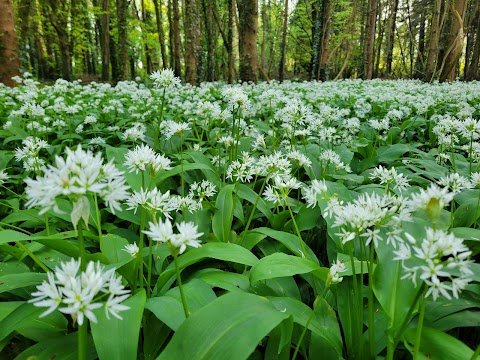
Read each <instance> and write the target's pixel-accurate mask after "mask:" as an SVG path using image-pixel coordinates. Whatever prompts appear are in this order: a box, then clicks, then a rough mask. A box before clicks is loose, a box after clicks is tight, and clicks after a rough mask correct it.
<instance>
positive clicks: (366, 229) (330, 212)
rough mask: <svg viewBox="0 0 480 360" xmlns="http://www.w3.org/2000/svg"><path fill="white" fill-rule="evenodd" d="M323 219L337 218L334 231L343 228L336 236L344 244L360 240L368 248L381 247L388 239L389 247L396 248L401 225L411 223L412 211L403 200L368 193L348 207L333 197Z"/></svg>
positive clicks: (397, 197) (396, 197) (391, 196)
mask: <svg viewBox="0 0 480 360" xmlns="http://www.w3.org/2000/svg"><path fill="white" fill-rule="evenodd" d="M324 216H334V217H335V221H334V223H333V227H339V228H340V232H339V233H336V234H335V235H337V236H338V237H339V238H340V240H341V241H342V244H345V243H347V242H349V241H351V240H354V239H355V238H356V237H357V236H360V237H363V238H365V240H366V242H365V244H366V245H369V244H370V243H371V242H373V243H374V245H375V246H378V242H379V241H383V240H384V236H386V241H387V244H389V243H392V245H393V246H394V247H395V245H396V242H397V241H398V240H399V234H400V233H401V223H402V222H403V221H410V220H411V210H410V208H409V207H408V202H407V200H406V199H405V198H403V197H402V196H394V195H391V194H385V195H377V194H375V193H373V194H367V193H365V194H361V195H360V196H359V197H358V198H357V199H355V200H354V201H352V202H350V203H347V204H345V205H343V202H342V201H339V200H338V198H337V197H336V196H334V197H332V198H331V199H330V200H329V202H328V206H327V207H326V209H325V215H324Z"/></svg>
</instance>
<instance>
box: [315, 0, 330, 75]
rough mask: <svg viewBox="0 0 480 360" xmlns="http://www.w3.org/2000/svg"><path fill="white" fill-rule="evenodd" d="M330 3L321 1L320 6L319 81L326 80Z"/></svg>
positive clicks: (324, 0) (325, 0) (328, 0)
mask: <svg viewBox="0 0 480 360" xmlns="http://www.w3.org/2000/svg"><path fill="white" fill-rule="evenodd" d="M331 17H332V15H331V1H330V0H323V4H322V41H321V46H320V63H319V64H318V73H319V79H320V80H322V81H325V80H326V79H327V62H328V56H329V43H330V22H331Z"/></svg>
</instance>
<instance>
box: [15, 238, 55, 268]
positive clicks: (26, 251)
mask: <svg viewBox="0 0 480 360" xmlns="http://www.w3.org/2000/svg"><path fill="white" fill-rule="evenodd" d="M15 243H16V244H17V245H18V246H19V247H20V248H21V249H22V250H23V251H25V253H26V254H27V255H28V256H30V258H31V259H32V260H33V261H34V262H35V264H37V265H38V266H39V267H40V268H41V269H42V270H43V271H45V272H49V271H50V270H48V268H47V267H46V266H45V264H44V263H42V262H41V261H40V260H39V259H38V258H37V257H36V256H35V254H34V253H32V252H31V251H30V249H29V248H27V247H26V246H25V245H23V244H22V243H21V242H20V241H16V242H15Z"/></svg>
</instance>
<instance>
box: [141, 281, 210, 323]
mask: <svg viewBox="0 0 480 360" xmlns="http://www.w3.org/2000/svg"><path fill="white" fill-rule="evenodd" d="M183 290H184V293H185V298H186V302H187V305H188V310H189V311H190V314H194V313H195V312H196V311H197V310H199V309H201V308H202V307H204V306H205V305H207V304H209V303H210V302H212V301H213V300H215V299H216V298H217V296H216V295H215V292H214V291H213V290H212V288H211V287H210V286H209V285H207V284H206V283H205V282H203V281H202V280H198V279H193V280H191V281H189V282H188V283H187V284H184V286H183ZM145 308H146V309H148V310H150V311H151V312H152V313H154V314H155V316H156V317H157V318H158V319H159V320H161V321H162V322H164V323H165V324H166V325H167V326H168V327H169V328H170V329H172V330H174V331H177V329H178V327H179V326H180V325H182V323H183V322H184V321H185V312H184V310H183V304H182V299H181V297H180V290H179V289H178V287H176V288H173V289H171V290H169V291H167V292H166V293H165V294H164V295H162V296H159V297H154V298H150V299H148V300H147V303H146V305H145Z"/></svg>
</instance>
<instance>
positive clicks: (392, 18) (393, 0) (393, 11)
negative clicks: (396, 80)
mask: <svg viewBox="0 0 480 360" xmlns="http://www.w3.org/2000/svg"><path fill="white" fill-rule="evenodd" d="M389 4H390V6H389V7H390V14H389V16H388V27H387V34H386V39H387V51H386V53H385V60H384V61H385V74H384V76H385V77H387V78H389V77H390V76H391V73H392V62H393V45H394V43H395V27H396V19H397V10H398V0H390V2H389Z"/></svg>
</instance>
